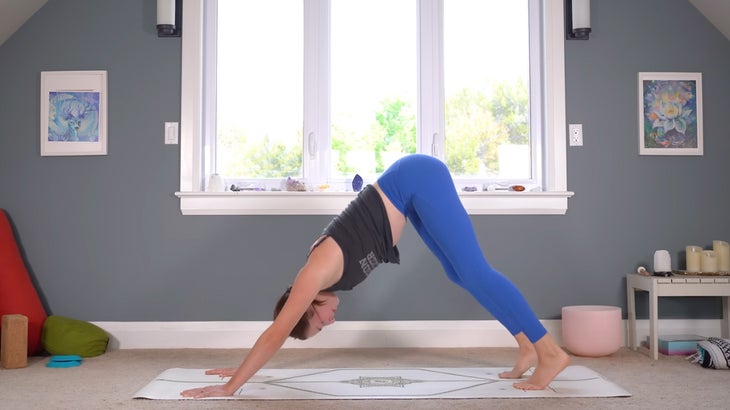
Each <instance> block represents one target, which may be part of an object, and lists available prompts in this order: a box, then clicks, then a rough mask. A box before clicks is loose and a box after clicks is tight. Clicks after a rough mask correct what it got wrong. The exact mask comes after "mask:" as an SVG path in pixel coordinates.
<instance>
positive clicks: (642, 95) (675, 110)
mask: <svg viewBox="0 0 730 410" xmlns="http://www.w3.org/2000/svg"><path fill="white" fill-rule="evenodd" d="M702 145H703V141H702V73H639V155H702V152H703V148H702Z"/></svg>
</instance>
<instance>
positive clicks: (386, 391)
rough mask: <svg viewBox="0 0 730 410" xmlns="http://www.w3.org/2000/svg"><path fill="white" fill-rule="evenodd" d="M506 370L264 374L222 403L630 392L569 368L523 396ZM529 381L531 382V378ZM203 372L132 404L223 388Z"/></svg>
mask: <svg viewBox="0 0 730 410" xmlns="http://www.w3.org/2000/svg"><path fill="white" fill-rule="evenodd" d="M507 370H510V369H508V368H494V367H492V368H416V369H262V370H261V371H259V372H258V373H257V374H256V375H255V376H254V377H253V378H251V380H249V382H248V383H246V384H245V385H243V386H242V387H241V388H240V389H238V391H237V392H236V393H235V394H234V395H233V396H231V397H217V398H210V399H224V400H236V399H239V400H240V399H244V400H334V399H347V400H353V399H363V400H375V399H476V398H530V397H621V396H631V394H630V393H629V392H627V391H626V390H624V389H622V388H621V387H619V386H618V385H616V384H614V383H612V382H610V381H608V380H606V379H605V378H603V377H602V376H601V375H600V374H598V373H596V372H594V371H593V370H591V369H589V368H587V367H584V366H569V367H567V368H566V369H565V370H563V372H561V373H560V374H559V375H558V377H556V378H555V380H553V382H552V383H550V385H549V386H548V388H547V389H545V390H537V391H523V390H518V389H515V388H514V387H512V383H514V380H504V379H500V378H499V376H498V374H499V373H500V372H503V371H507ZM525 376H529V373H528V374H526V375H525ZM224 382H225V380H221V378H220V377H218V376H207V375H206V374H205V370H204V369H179V368H175V369H168V370H165V371H164V372H162V373H161V374H160V375H159V376H157V377H156V378H155V379H154V380H152V381H151V382H150V383H149V384H148V385H147V386H145V387H144V388H142V389H141V390H139V391H138V392H137V393H136V394H135V395H134V398H138V399H156V400H191V399H188V398H183V397H181V396H180V392H181V391H183V390H187V389H192V388H195V387H202V386H207V385H212V384H217V383H224Z"/></svg>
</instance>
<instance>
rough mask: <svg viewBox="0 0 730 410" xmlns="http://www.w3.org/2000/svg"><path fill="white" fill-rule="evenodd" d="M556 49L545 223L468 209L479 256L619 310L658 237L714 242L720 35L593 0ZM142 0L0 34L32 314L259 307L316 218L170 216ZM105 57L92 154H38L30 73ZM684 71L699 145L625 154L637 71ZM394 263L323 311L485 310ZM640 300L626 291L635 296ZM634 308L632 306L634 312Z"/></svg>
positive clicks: (147, 12)
mask: <svg viewBox="0 0 730 410" xmlns="http://www.w3.org/2000/svg"><path fill="white" fill-rule="evenodd" d="M592 21H593V33H592V35H591V39H590V40H589V41H568V42H566V76H567V103H568V105H567V120H568V122H569V123H582V124H583V127H584V128H583V129H584V134H585V146H583V147H569V148H568V153H567V159H568V186H569V189H570V190H572V191H574V192H575V193H576V195H575V197H573V198H572V199H570V200H569V209H568V212H567V214H566V215H561V216H539V215H538V216H475V217H473V222H474V227H475V229H476V231H477V234H478V236H479V238H480V240H481V243H482V246H483V249H484V252H485V254H486V255H487V257H488V259H489V260H490V261H491V263H492V264H493V265H494V266H495V267H496V268H497V269H499V270H501V271H502V272H504V273H505V274H506V275H507V276H508V277H510V278H511V279H512V280H513V281H514V282H515V283H516V285H517V286H518V287H519V288H520V289H521V290H522V291H523V292H524V294H525V296H526V297H527V299H528V300H529V301H530V303H531V305H532V306H533V308H534V309H535V310H536V312H537V314H538V316H539V317H540V318H542V319H557V318H559V317H560V308H561V306H564V305H572V304H608V305H617V306H622V307H623V308H624V309H625V307H626V291H625V278H624V277H625V274H626V273H628V272H631V271H633V270H634V269H635V267H636V266H637V265H639V264H648V266H651V263H652V255H653V252H654V250H655V249H668V250H670V252H671V253H672V256H673V265H674V267H675V268H678V267H681V266H679V265H681V264H682V263H683V262H682V263H679V262H678V260H682V261H683V257H681V258H680V255H681V252H682V250H683V249H684V246H685V245H688V244H698V245H703V246H710V245H711V243H712V240H713V239H725V240H727V239H730V218H729V216H728V209H730V207H729V206H728V205H729V203H730V193H729V190H728V184H727V182H726V179H727V176H728V175H730V161H728V160H727V157H728V156H729V155H730V138H728V130H730V115H728V114H730V110H729V109H728V98H727V96H728V95H730V77H729V76H728V74H727V73H728V72H730V42H729V41H728V40H727V39H726V38H725V37H723V36H722V35H721V34H720V33H719V32H718V31H717V30H716V29H714V27H712V26H711V25H710V24H709V23H708V22H707V21H706V20H705V18H704V17H703V16H702V15H701V14H700V13H699V12H698V11H697V10H696V9H695V8H694V7H693V6H692V5H690V4H689V3H688V2H687V1H686V0H638V1H637V0H594V1H593V2H592ZM154 25H155V1H154V0H107V1H103V2H100V1H96V0H51V1H49V2H48V3H47V4H46V6H44V7H43V8H42V9H41V10H40V11H39V12H38V13H37V14H36V15H34V16H33V17H32V18H31V20H29V22H28V23H27V24H26V25H25V26H23V27H22V28H21V29H20V30H19V31H17V32H16V33H15V34H14V35H13V36H12V37H11V38H10V39H9V40H8V41H7V42H6V43H5V44H3V45H2V46H0V208H4V209H6V210H7V212H8V214H9V216H10V218H11V222H12V224H13V226H14V229H15V230H16V234H17V237H18V240H19V243H20V246H21V249H22V253H23V256H24V258H25V261H26V263H27V265H28V268H29V270H30V273H31V275H32V278H33V280H34V281H35V283H36V285H37V287H38V289H39V292H40V293H41V295H42V298H43V300H44V303H45V305H46V307H47V309H48V310H49V312H50V313H53V314H59V315H65V316H70V317H75V318H78V319H83V320H96V321H147V320H149V321H195V320H268V319H269V318H270V315H271V310H272V306H273V303H274V300H275V298H276V297H277V296H278V295H279V293H280V292H281V291H282V290H283V289H284V288H285V287H286V286H287V285H288V284H289V283H290V282H291V280H292V278H293V277H294V275H295V274H296V272H297V270H298V268H299V267H300V266H301V264H302V263H303V261H304V257H305V253H306V251H307V248H308V246H309V244H310V243H311V241H312V240H313V239H314V237H315V236H316V235H317V234H318V233H319V232H320V231H321V229H322V227H323V226H324V225H325V224H326V223H327V222H328V220H329V218H330V217H327V216H182V215H181V214H180V211H179V204H178V200H177V199H176V198H175V197H174V195H173V192H174V191H176V190H177V189H178V181H179V179H178V173H179V161H180V159H179V146H176V145H164V144H163V122H165V121H178V120H179V116H180V114H179V112H180V106H179V99H180V67H179V62H180V52H181V43H180V39H169V38H168V39H162V38H158V37H157V36H156V34H155V32H154ZM44 70H107V71H108V90H109V101H108V106H109V113H108V116H109V130H108V131H109V155H107V156H92V157H40V155H39V101H38V97H39V94H40V74H39V73H40V71H44ZM639 71H698V72H702V73H703V83H704V90H703V91H704V110H705V111H704V126H705V128H704V135H705V155H704V156H702V157H666V156H643V157H640V156H639V155H638V143H637V133H638V131H637V91H636V88H637V72H639ZM400 249H401V258H402V261H403V263H402V264H401V265H399V266H398V265H393V266H391V265H385V266H384V267H382V268H379V269H378V270H377V271H376V272H375V273H373V276H374V278H372V279H371V280H369V281H366V282H365V283H364V284H362V285H361V286H360V287H358V288H357V289H356V290H355V291H353V292H346V293H343V294H342V295H341V297H342V299H343V303H342V304H341V308H340V312H339V313H338V319H339V320H419V319H423V320H440V319H491V318H492V317H491V316H490V315H489V314H487V313H485V312H484V311H483V310H482V309H481V308H480V307H479V306H478V305H477V304H476V303H475V302H473V301H472V300H471V299H470V298H469V297H468V296H467V295H466V293H464V292H463V291H462V290H461V289H458V288H457V287H455V286H452V285H451V284H450V283H449V282H448V280H447V279H446V278H445V275H443V273H442V271H441V269H440V268H439V267H438V264H437V262H436V259H435V258H434V257H433V256H431V255H430V254H429V252H428V251H427V249H426V248H425V246H424V245H423V244H422V243H421V242H420V240H419V239H418V237H417V236H416V234H415V231H413V230H412V229H411V228H410V227H409V228H407V229H406V232H405V234H404V238H403V240H402V242H401V245H400ZM661 303H662V316H663V317H665V318H683V317H698V318H714V317H719V312H720V306H721V305H720V302H719V299H717V298H707V299H702V298H696V299H688V298H684V299H666V300H663V301H662V302H661ZM638 308H639V309H640V310H641V312H644V310H645V309H646V298H641V299H640V300H639V306H638ZM645 315H646V314H645V313H644V316H645Z"/></svg>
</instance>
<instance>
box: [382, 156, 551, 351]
mask: <svg viewBox="0 0 730 410" xmlns="http://www.w3.org/2000/svg"><path fill="white" fill-rule="evenodd" d="M378 185H379V186H380V188H381V189H382V190H383V192H384V193H385V195H386V196H387V197H388V199H390V201H391V202H392V203H393V204H394V205H395V207H396V208H398V210H400V211H401V212H402V213H403V215H405V216H406V218H408V219H409V220H410V221H411V224H413V226H414V228H416V231H417V232H418V235H420V236H421V239H423V241H424V242H425V243H426V246H428V248H429V249H430V250H431V252H433V254H434V255H436V257H437V258H438V259H439V261H441V265H442V266H443V267H444V269H445V270H446V274H447V275H448V277H449V279H451V280H452V281H453V282H455V283H456V284H457V285H459V286H461V287H462V288H464V289H466V290H467V291H468V292H469V293H470V294H471V295H472V296H474V298H476V300H477V301H479V303H480V304H481V305H482V306H483V307H484V308H485V309H487V310H488V311H489V312H490V313H491V314H492V315H493V316H494V317H495V318H496V319H497V320H499V321H500V322H501V323H502V325H504V326H505V327H506V328H507V330H509V332H510V333H512V335H517V334H518V333H520V332H524V334H525V335H526V336H527V338H528V339H529V340H530V341H531V342H533V343H534V342H536V341H538V340H539V339H540V338H542V337H543V336H544V335H545V334H546V333H547V331H546V330H545V328H544V327H543V326H542V324H541V323H540V321H539V320H538V318H537V316H535V313H534V312H533V311H532V309H531V308H530V306H529V305H528V304H527V301H526V300H525V298H524V296H522V293H520V291H519V290H518V289H517V287H516V286H515V285H514V284H513V283H512V282H510V280H509V279H507V278H506V277H505V276H504V275H502V274H501V273H499V272H497V271H496V270H494V269H492V267H491V266H489V263H488V262H487V260H486V258H485V257H484V254H483V253H482V250H481V248H480V247H479V242H478V241H477V237H476V234H475V232H474V228H473V226H472V224H471V220H470V219H469V216H468V215H467V213H466V210H465V209H464V206H463V205H462V204H461V200H460V199H459V196H458V194H457V192H456V187H455V186H454V182H453V180H452V179H451V174H450V173H449V170H448V168H446V165H445V164H444V163H443V162H441V161H439V160H438V159H436V158H434V157H431V156H428V155H420V154H415V155H409V156H406V157H403V158H401V159H399V160H398V161H396V162H395V163H394V164H393V165H392V166H390V167H389V168H388V169H387V170H386V171H385V172H384V173H383V174H382V175H381V176H380V178H378Z"/></svg>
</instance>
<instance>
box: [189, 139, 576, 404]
mask: <svg viewBox="0 0 730 410" xmlns="http://www.w3.org/2000/svg"><path fill="white" fill-rule="evenodd" d="M406 219H409V220H410V221H411V224H413V226H414V227H415V229H416V231H417V232H418V234H419V235H420V236H421V238H422V239H423V241H424V242H425V243H426V245H427V246H428V248H429V249H430V250H431V252H433V254H434V255H435V256H436V257H437V258H438V259H439V261H440V262H441V264H442V266H443V267H444V269H445V271H446V274H447V275H448V277H449V279H451V280H452V281H453V282H455V283H456V284H458V285H459V286H461V287H463V288H464V289H466V290H467V291H468V292H469V293H471V294H472V296H474V298H476V299H477V300H478V301H479V303H481V304H482V306H484V308H486V309H487V310H488V311H489V312H490V313H491V314H492V315H493V316H494V317H495V318H497V320H499V321H500V322H501V323H502V324H503V325H504V326H505V327H506V328H507V329H508V330H509V331H510V333H511V334H512V335H513V336H514V337H515V339H516V340H517V344H518V346H519V356H518V358H517V362H516V364H515V366H514V368H513V369H512V370H511V371H507V372H503V373H500V377H502V378H505V379H519V378H521V377H522V375H523V374H524V373H525V372H526V371H527V370H528V369H529V368H530V367H532V366H533V365H536V367H535V370H534V372H533V373H532V375H531V376H530V377H529V378H528V379H527V380H524V381H519V382H516V383H514V387H515V388H518V389H523V390H542V389H545V388H546V387H547V385H548V383H550V381H552V380H553V378H555V376H557V375H558V373H560V372H561V371H562V370H563V369H564V368H565V367H566V366H567V365H568V362H569V357H568V355H567V354H566V353H565V352H564V351H563V350H562V349H561V348H560V347H559V346H558V345H557V344H556V343H555V341H554V340H553V338H552V337H551V336H550V335H549V334H548V333H547V331H546V330H545V328H544V327H543V326H542V324H541V323H540V321H539V320H538V319H537V317H536V316H535V314H534V313H533V312H532V310H531V309H530V307H529V305H528V304H527V301H526V300H525V298H524V297H523V296H522V294H521V293H520V291H519V290H518V289H517V288H516V287H515V286H514V285H513V284H512V283H511V282H510V281H509V280H508V279H507V278H506V277H504V276H503V275H502V274H501V273H499V272H497V271H495V270H494V269H492V268H491V266H489V263H488V262H487V261H486V259H485V258H484V255H483V254H482V252H481V248H480V247H479V243H478V241H477V238H476V234H475V233H474V229H473V227H472V224H471V220H470V219H469V216H468V215H467V213H466V211H465V210H464V207H463V205H462V204H461V201H460V200H459V197H458V194H457V192H456V188H455V186H454V183H453V180H452V179H451V175H450V174H449V171H448V169H447V168H446V165H444V164H443V163H442V162H441V161H439V160H438V159H436V158H434V157H430V156H426V155H418V154H415V155H409V156H406V157H404V158H401V159H399V160H398V161H396V162H395V163H394V164H393V165H392V166H391V167H390V168H388V169H387V170H386V171H385V172H384V173H383V174H382V175H381V176H380V178H378V181H377V182H376V183H375V184H374V185H369V186H367V187H366V188H365V189H364V190H363V191H362V192H361V193H360V194H359V195H358V197H357V199H355V200H354V201H352V202H351V203H350V205H348V207H347V209H345V210H344V211H343V212H342V213H341V214H340V215H339V216H337V217H336V218H334V219H333V220H332V222H331V223H330V224H329V225H328V226H327V227H326V228H325V230H324V232H323V234H322V236H320V237H319V238H318V239H317V240H316V241H315V243H314V244H313V245H312V247H311V249H310V254H309V256H308V258H307V261H306V263H305V265H304V266H303V267H302V268H301V269H300V270H299V273H298V274H297V277H296V279H295V280H294V284H293V286H292V287H291V288H289V289H287V291H286V292H285V293H284V295H282V297H281V299H280V300H279V302H278V303H277V306H276V308H275V314H274V316H275V319H274V322H273V323H272V324H271V326H269V327H268V328H267V329H266V330H265V331H264V332H263V334H262V335H261V336H260V337H259V338H258V340H257V341H256V343H255V344H254V346H253V348H252V349H251V351H250V352H249V354H248V355H247V356H246V358H245V359H244V361H243V363H242V364H241V365H240V366H239V367H238V368H237V369H213V370H209V371H207V372H206V374H215V375H220V376H221V377H231V379H230V380H229V381H228V382H227V383H225V384H223V385H216V386H208V387H203V388H196V389H190V390H186V391H184V392H182V395H183V396H185V397H194V398H202V397H211V396H229V395H232V394H234V393H235V392H236V390H238V388H239V387H241V386H242V385H243V384H244V383H246V381H248V380H249V378H251V376H253V375H254V374H255V373H256V372H257V371H258V370H259V369H261V368H262V367H263V366H264V365H265V364H266V362H268V360H269V359H270V358H271V357H272V356H273V355H274V354H275V353H276V352H277V351H278V350H279V349H280V348H281V346H282V345H283V344H284V342H285V340H286V338H287V337H288V336H292V337H296V338H299V339H307V338H310V337H312V336H314V335H315V334H317V333H319V332H320V331H321V330H322V328H324V327H325V326H328V325H330V324H332V323H334V321H335V312H336V311H337V305H338V303H339V300H338V299H337V296H336V295H335V293H334V291H337V290H349V289H352V287H354V286H355V285H357V284H358V283H360V282H362V281H363V280H364V279H365V278H367V276H368V274H369V273H370V272H371V271H372V270H373V269H374V268H375V267H376V266H377V265H378V264H379V263H382V262H391V263H398V262H399V255H398V249H397V248H396V247H395V245H396V244H397V243H398V240H399V239H400V237H401V233H402V232H403V228H404V227H405V224H406Z"/></svg>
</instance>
